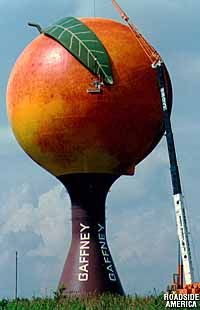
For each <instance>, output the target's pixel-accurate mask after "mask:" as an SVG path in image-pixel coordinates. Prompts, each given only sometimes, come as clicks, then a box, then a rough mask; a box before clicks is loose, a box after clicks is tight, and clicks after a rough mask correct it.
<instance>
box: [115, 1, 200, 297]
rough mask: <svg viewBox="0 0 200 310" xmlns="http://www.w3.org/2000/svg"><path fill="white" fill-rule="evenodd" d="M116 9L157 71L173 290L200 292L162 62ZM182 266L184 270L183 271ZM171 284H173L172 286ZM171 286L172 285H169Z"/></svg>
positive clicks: (122, 13)
mask: <svg viewBox="0 0 200 310" xmlns="http://www.w3.org/2000/svg"><path fill="white" fill-rule="evenodd" d="M112 3H113V5H114V6H115V8H116V10H117V11H118V12H119V14H120V15H121V17H122V19H123V20H124V21H125V22H126V23H127V24H128V26H129V28H130V30H131V31H132V33H133V34H134V35H135V36H136V39H137V41H138V43H139V44H140V46H141V47H142V49H143V51H144V52H145V54H146V55H147V56H148V58H149V60H150V62H151V67H152V69H154V70H155V71H156V75H157V81H158V87H159V91H160V99H161V100H160V101H161V106H162V111H163V121H164V127H165V136H166V141H167V148H168V156H169V162H170V173H171V182H172V188H173V202H174V208H175V215H176V227H177V235H178V240H179V265H178V277H177V280H176V281H175V280H174V282H175V283H174V286H175V290H176V291H179V293H187V292H189V291H191V289H192V288H193V289H194V290H195V291H194V290H193V293H194V292H200V283H196V284H197V285H193V284H194V272H193V263H192V255H191V250H190V239H189V231H188V224H187V217H186V212H185V206H184V197H183V193H182V188H181V180H180V174H179V168H178V164H177V156H176V149H175V143H174V137H173V132H172V126H171V120H170V113H169V111H168V105H167V100H168V98H167V92H166V84H165V73H164V63H163V60H162V58H161V57H160V55H159V54H158V53H157V51H156V50H155V49H154V48H153V47H152V46H150V45H149V43H147V41H146V39H145V38H144V37H143V36H142V34H141V33H140V32H139V31H138V30H137V28H136V27H135V25H134V24H133V23H132V22H131V21H130V18H129V17H128V16H127V14H126V13H125V12H124V11H123V10H122V9H121V7H120V6H119V4H118V3H117V1H115V0H112ZM182 269H183V272H182ZM183 273H184V278H185V287H184V286H183ZM174 286H173V285H172V287H174ZM172 289H173V288H172Z"/></svg>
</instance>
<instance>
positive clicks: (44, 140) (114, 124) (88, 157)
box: [7, 18, 171, 176]
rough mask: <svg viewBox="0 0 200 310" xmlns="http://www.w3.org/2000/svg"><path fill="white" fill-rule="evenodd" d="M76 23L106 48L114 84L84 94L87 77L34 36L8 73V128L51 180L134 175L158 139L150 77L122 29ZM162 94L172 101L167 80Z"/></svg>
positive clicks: (51, 43) (62, 52)
mask: <svg viewBox="0 0 200 310" xmlns="http://www.w3.org/2000/svg"><path fill="white" fill-rule="evenodd" d="M82 21H83V22H84V23H85V24H87V25H88V27H90V28H91V29H92V30H93V31H94V32H95V33H96V34H97V36H98V37H99V39H100V40H101V41H102V43H103V44H104V46H105V48H106V49H107V51H108V54H109V56H110V59H111V63H112V70H113V77H114V85H113V86H109V85H104V86H103V93H102V94H97V95H92V94H88V93H87V89H88V88H91V87H92V85H91V83H92V82H93V81H94V80H95V77H94V75H93V74H92V73H90V72H89V70H88V69H87V68H85V67H84V66H83V65H82V64H81V63H80V62H79V61H78V60H77V59H75V58H74V57H73V56H72V55H71V54H70V53H69V52H68V51H67V50H66V49H65V48H64V47H63V46H62V45H60V44H59V43H58V42H57V41H55V40H54V39H52V38H50V37H47V36H45V35H44V34H41V35H39V36H38V37H37V38H36V39H35V40H34V41H33V42H31V43H30V44H29V45H28V46H27V47H26V49H25V50H24V51H23V53H22V54H21V56H20V57H19V59H18V60H17V62H16V64H15V66H14V68H13V70H12V73H11V75H10V79H9V83H8V88H7V107H8V114H9V118H10V122H11V124H12V128H13V131H14V134H15V136H16V138H17V140H18V142H19V143H20V145H21V146H22V148H23V149H24V150H25V151H26V152H27V153H28V154H29V155H30V156H31V158H32V159H33V160H35V161H36V162H37V163H38V164H40V165H41V166H42V167H44V168H45V169H47V170H48V171H49V172H51V173H52V174H54V175H56V176H60V175H64V174H69V173H81V172H86V173H116V174H133V173H134V168H135V165H136V164H137V163H138V162H139V161H141V160H142V159H143V158H144V157H145V156H147V155H148V153H150V152H151V151H152V149H153V148H154V147H155V145H156V144H157V143H158V141H159V139H160V138H161V136H162V134H163V127H162V126H163V122H162V111H161V105H160V97H159V90H158V86H157V81H156V74H155V71H154V70H153V69H152V67H151V63H150V61H149V59H148V58H147V56H146V55H145V53H144V51H143V50H142V49H141V47H140V45H139V43H138V41H137V40H136V38H135V36H134V35H133V34H132V33H131V31H130V30H129V28H128V27H127V26H125V25H123V24H121V23H118V22H116V21H113V20H107V19H101V18H95V19H94V18H84V19H82ZM168 94H169V96H170V98H171V86H170V81H169V79H168ZM170 105H171V103H170Z"/></svg>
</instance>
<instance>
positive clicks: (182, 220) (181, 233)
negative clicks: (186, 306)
mask: <svg viewBox="0 0 200 310" xmlns="http://www.w3.org/2000/svg"><path fill="white" fill-rule="evenodd" d="M152 67H153V68H154V69H155V70H156V72H157V79H158V84H159V89H160V96H161V103H162V110H163V115H164V125H165V134H166V140H167V147H168V155H169V161H170V172H171V181H172V188H173V200H174V207H175V213H176V226H177V233H178V238H179V243H180V250H181V257H182V262H183V269H184V276H185V283H186V284H191V283H193V280H194V276H193V266H192V256H191V250H190V242H189V232H188V225H187V219H186V214H185V207H184V199H183V194H182V188H181V181H180V174H179V168H178V163H177V157H176V149H175V144H174V137H173V132H172V127H171V121H170V115H169V112H168V108H167V95H166V87H165V77H164V64H163V62H162V61H161V60H160V61H158V62H157V63H156V64H153V65H152Z"/></svg>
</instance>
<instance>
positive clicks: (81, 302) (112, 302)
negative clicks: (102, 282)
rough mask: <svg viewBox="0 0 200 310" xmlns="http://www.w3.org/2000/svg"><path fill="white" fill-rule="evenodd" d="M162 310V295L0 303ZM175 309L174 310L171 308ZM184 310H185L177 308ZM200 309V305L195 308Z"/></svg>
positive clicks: (6, 308)
mask: <svg viewBox="0 0 200 310" xmlns="http://www.w3.org/2000/svg"><path fill="white" fill-rule="evenodd" d="M66 309H67V310H129V309H130V310H133V309H134V310H135V309H136V310H153V309H154V310H162V309H166V308H165V301H163V294H161V295H159V296H146V297H141V296H137V295H136V296H134V297H128V296H127V297H120V296H114V295H110V294H105V295H102V296H88V297H84V298H78V297H65V298H63V297H61V296H55V297H54V298H51V299H50V298H33V299H19V300H17V301H16V300H14V301H6V300H5V302H4V301H3V300H2V301H0V310H66ZM173 309H175V308H173ZM178 309H186V308H178ZM195 309H200V304H199V305H198V307H197V308H195Z"/></svg>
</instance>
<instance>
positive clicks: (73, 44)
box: [42, 17, 113, 85]
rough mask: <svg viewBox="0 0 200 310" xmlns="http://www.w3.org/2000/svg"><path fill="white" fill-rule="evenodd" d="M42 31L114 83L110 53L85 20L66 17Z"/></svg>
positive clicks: (95, 72)
mask: <svg viewBox="0 0 200 310" xmlns="http://www.w3.org/2000/svg"><path fill="white" fill-rule="evenodd" d="M42 32H43V33H44V34H46V35H48V36H50V37H52V38H54V39H55V40H57V41H58V42H59V43H60V44H62V45H63V46H64V47H65V48H66V49H67V50H68V51H69V52H70V53H71V54H72V55H73V56H75V57H76V58H77V59H78V60H79V61H80V62H81V63H82V64H83V65H85V66H86V67H87V68H88V69H89V70H90V71H91V72H92V73H94V74H95V75H100V76H101V78H102V79H103V81H104V82H105V83H107V84H109V85H112V84H113V76H112V68H111V63H110V58H109V55H108V53H107V51H106V49H105V47H104V46H103V44H102V42H101V41H100V40H99V38H98V37H97V36H96V34H95V33H94V32H93V31H92V30H91V29H90V28H88V27H87V26H86V25H85V24H84V23H83V22H81V21H80V20H78V19H76V18H74V17H66V18H62V19H60V20H59V21H57V22H56V23H55V24H53V25H51V26H49V27H47V28H46V29H43V30H42Z"/></svg>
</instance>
